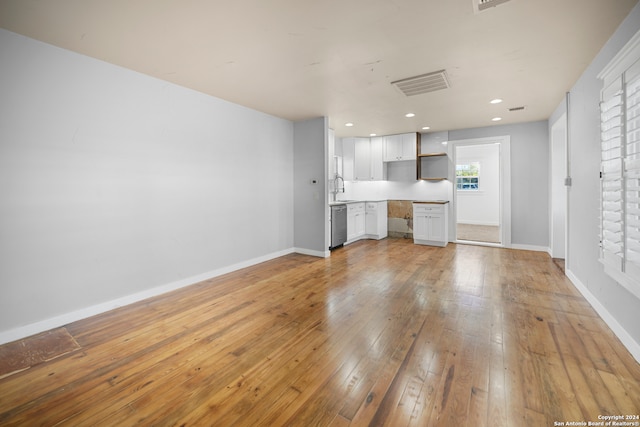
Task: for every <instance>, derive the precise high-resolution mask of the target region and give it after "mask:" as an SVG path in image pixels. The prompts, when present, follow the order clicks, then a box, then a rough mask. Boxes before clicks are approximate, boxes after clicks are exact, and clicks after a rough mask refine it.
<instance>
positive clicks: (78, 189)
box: [0, 30, 293, 342]
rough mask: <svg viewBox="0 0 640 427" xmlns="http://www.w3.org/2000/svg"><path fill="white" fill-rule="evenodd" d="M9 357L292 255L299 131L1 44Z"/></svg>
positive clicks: (31, 47)
mask: <svg viewBox="0 0 640 427" xmlns="http://www.w3.org/2000/svg"><path fill="white" fill-rule="evenodd" d="M0 75H1V76H2V78H0V94H2V95H1V97H0V195H1V197H0V215H1V222H0V342H3V341H7V340H10V339H12V338H14V339H15V338H16V335H27V334H29V333H33V332H38V330H37V329H40V330H43V329H48V327H53V326H57V325H55V323H65V322H68V321H71V320H75V318H77V317H83V316H85V315H89V314H93V313H94V312H95V311H102V310H106V309H109V308H112V306H115V305H119V304H121V303H125V302H130V301H131V299H137V298H142V297H144V296H148V294H149V293H154V292H156V291H158V290H162V289H170V288H173V287H178V286H183V285H186V284H189V283H192V282H193V281H197V280H198V279H203V278H206V277H210V276H212V275H215V274H217V273H219V272H221V271H224V270H225V269H228V268H230V266H232V267H233V266H242V265H244V264H247V263H252V262H257V261H259V260H263V259H267V258H270V257H273V256H277V255H280V254H282V253H286V252H290V251H291V250H292V247H293V124H292V123H291V122H289V121H286V120H282V119H278V118H275V117H272V116H268V115H266V114H263V113H259V112H256V111H253V110H250V109H248V108H244V107H241V106H238V105H234V104H231V103H229V102H226V101H223V100H220V99H216V98H213V97H210V96H206V95H203V94H201V93H197V92H194V91H191V90H188V89H185V88H182V87H178V86H176V85H172V84H169V83H167V82H164V81H160V80H157V79H154V78H150V77H148V76H145V75H141V74H138V73H135V72H132V71H129V70H126V69H122V68H119V67H117V66H114V65H110V64H107V63H104V62H101V61H97V60H95V59H92V58H88V57H85V56H82V55H79V54H76V53H72V52H70V51H65V50H63V49H59V48H56V47H53V46H50V45H47V44H43V43H40V42H37V41H34V40H31V39H28V38H25V37H22V36H19V35H16V34H14V33H10V32H8V31H5V30H0Z"/></svg>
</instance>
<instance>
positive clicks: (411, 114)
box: [404, 113, 416, 117]
mask: <svg viewBox="0 0 640 427" xmlns="http://www.w3.org/2000/svg"><path fill="white" fill-rule="evenodd" d="M404 116H405V117H415V116H416V115H415V114H414V113H407V114H405V115H404Z"/></svg>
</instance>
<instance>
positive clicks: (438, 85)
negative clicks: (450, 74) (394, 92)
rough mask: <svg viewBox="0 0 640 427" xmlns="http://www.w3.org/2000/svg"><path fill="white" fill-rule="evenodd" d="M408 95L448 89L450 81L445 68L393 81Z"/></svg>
mask: <svg viewBox="0 0 640 427" xmlns="http://www.w3.org/2000/svg"><path fill="white" fill-rule="evenodd" d="M391 84H392V85H394V86H395V87H397V88H398V89H399V90H400V91H401V92H402V93H404V94H405V95H406V96H414V95H420V94H423V93H428V92H435V91H436V90H442V89H447V88H448V87H449V81H448V80H447V74H446V72H445V70H440V71H434V72H433V73H427V74H422V75H419V76H415V77H409V78H406V79H402V80H396V81H395V82H391Z"/></svg>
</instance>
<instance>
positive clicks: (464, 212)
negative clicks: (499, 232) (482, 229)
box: [456, 144, 500, 225]
mask: <svg viewBox="0 0 640 427" xmlns="http://www.w3.org/2000/svg"><path fill="white" fill-rule="evenodd" d="M472 162H478V163H479V164H480V172H479V173H480V175H479V183H480V186H479V187H480V188H479V189H478V191H464V190H460V191H458V192H457V197H456V201H457V205H458V206H457V207H456V209H457V221H458V222H459V223H462V224H478V225H500V146H499V145H498V144H482V145H462V146H457V147H456V163H458V164H466V163H472Z"/></svg>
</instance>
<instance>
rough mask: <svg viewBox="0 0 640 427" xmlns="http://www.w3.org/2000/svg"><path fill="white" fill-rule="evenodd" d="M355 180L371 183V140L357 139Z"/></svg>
mask: <svg viewBox="0 0 640 427" xmlns="http://www.w3.org/2000/svg"><path fill="white" fill-rule="evenodd" d="M354 151H355V159H354V171H355V173H354V180H355V181H370V180H372V179H373V176H372V175H371V142H370V141H369V138H355V149H354Z"/></svg>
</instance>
